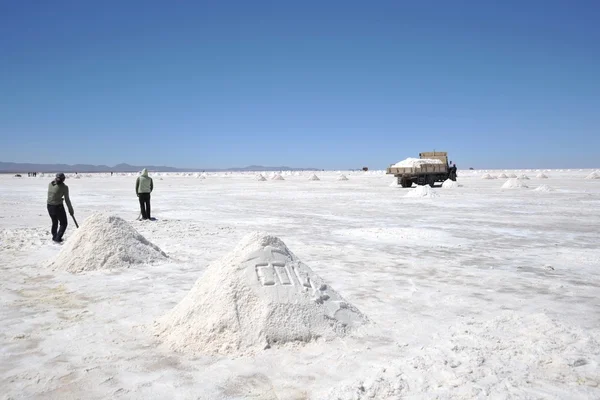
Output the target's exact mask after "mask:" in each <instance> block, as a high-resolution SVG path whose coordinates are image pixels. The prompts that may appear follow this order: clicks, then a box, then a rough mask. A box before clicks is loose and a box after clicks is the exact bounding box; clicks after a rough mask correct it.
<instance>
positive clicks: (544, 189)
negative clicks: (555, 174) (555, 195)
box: [533, 185, 554, 192]
mask: <svg viewBox="0 0 600 400" xmlns="http://www.w3.org/2000/svg"><path fill="white" fill-rule="evenodd" d="M533 190H534V191H535V192H554V189H553V188H551V187H550V186H548V185H540V186H538V187H536V188H535V189H533Z"/></svg>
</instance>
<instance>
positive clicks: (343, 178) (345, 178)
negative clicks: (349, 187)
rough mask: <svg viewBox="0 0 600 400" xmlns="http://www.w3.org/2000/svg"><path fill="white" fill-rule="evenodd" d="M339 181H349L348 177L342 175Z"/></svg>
mask: <svg viewBox="0 0 600 400" xmlns="http://www.w3.org/2000/svg"><path fill="white" fill-rule="evenodd" d="M337 180H338V181H347V180H348V177H347V176H346V175H340V176H339V177H338V179H337Z"/></svg>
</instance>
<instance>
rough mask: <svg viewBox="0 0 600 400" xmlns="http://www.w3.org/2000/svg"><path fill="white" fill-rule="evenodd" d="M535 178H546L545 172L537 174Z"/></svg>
mask: <svg viewBox="0 0 600 400" xmlns="http://www.w3.org/2000/svg"><path fill="white" fill-rule="evenodd" d="M536 178H538V179H548V176H547V175H546V174H537V175H536Z"/></svg>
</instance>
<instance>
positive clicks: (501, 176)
mask: <svg viewBox="0 0 600 400" xmlns="http://www.w3.org/2000/svg"><path fill="white" fill-rule="evenodd" d="M498 179H508V175H506V174H504V173H503V174H500V175H498Z"/></svg>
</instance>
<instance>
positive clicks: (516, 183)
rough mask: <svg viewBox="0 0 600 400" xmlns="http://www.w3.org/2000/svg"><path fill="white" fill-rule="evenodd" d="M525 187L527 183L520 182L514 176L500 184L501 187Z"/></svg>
mask: <svg viewBox="0 0 600 400" xmlns="http://www.w3.org/2000/svg"><path fill="white" fill-rule="evenodd" d="M525 188H527V185H525V184H524V183H523V182H521V181H520V180H518V179H515V178H511V179H509V180H507V181H506V182H504V185H502V189H525Z"/></svg>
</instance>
